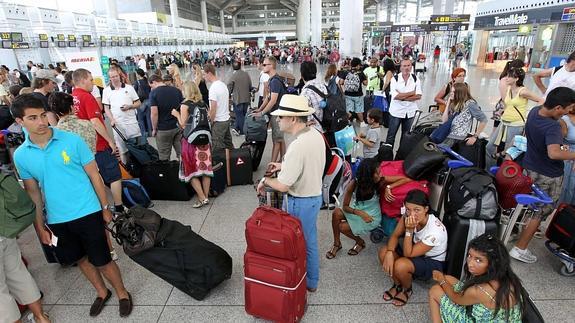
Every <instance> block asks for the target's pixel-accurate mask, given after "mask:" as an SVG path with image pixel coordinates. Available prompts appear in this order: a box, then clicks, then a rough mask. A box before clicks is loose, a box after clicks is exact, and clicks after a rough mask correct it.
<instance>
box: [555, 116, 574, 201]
mask: <svg viewBox="0 0 575 323" xmlns="http://www.w3.org/2000/svg"><path fill="white" fill-rule="evenodd" d="M559 123H560V124H561V129H562V130H563V138H564V139H563V142H564V144H565V145H568V146H569V151H575V110H571V111H569V113H568V114H566V115H564V116H563V117H562V118H561V120H560V121H559ZM564 163H565V171H564V172H563V188H562V189H561V197H560V198H559V203H568V204H571V205H573V204H575V171H573V166H574V165H573V161H572V160H565V161H564Z"/></svg>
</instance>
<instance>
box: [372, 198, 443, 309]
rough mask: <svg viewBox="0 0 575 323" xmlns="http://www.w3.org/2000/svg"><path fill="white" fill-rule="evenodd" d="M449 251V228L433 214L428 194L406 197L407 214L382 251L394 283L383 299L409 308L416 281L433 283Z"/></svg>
mask: <svg viewBox="0 0 575 323" xmlns="http://www.w3.org/2000/svg"><path fill="white" fill-rule="evenodd" d="M402 236H403V242H402V243H401V244H400V241H399V240H400V238H401V237H402ZM446 252H447V230H446V229H445V226H444V225H443V223H441V221H440V220H439V219H438V218H436V217H435V215H433V214H430V213H429V200H428V198H427V196H426V195H425V193H424V192H423V191H420V190H412V191H410V192H409V193H407V196H406V198H405V215H403V217H402V218H401V219H400V221H399V222H398V224H397V227H396V228H395V230H394V231H393V234H392V235H391V237H390V238H389V241H388V242H387V245H386V246H383V247H382V248H381V249H380V250H379V261H380V262H381V264H382V266H383V271H384V272H385V273H387V274H388V275H389V276H390V277H391V279H392V280H393V286H391V288H390V289H389V290H387V291H386V292H385V293H384V294H383V299H384V300H385V301H388V302H389V301H391V302H392V304H393V305H395V306H403V305H405V304H406V303H407V301H408V300H409V297H410V296H411V294H412V293H413V291H412V287H411V283H412V281H413V278H414V277H416V278H419V279H422V280H429V279H430V278H431V275H432V272H433V271H434V270H439V271H443V268H444V263H445V255H446Z"/></svg>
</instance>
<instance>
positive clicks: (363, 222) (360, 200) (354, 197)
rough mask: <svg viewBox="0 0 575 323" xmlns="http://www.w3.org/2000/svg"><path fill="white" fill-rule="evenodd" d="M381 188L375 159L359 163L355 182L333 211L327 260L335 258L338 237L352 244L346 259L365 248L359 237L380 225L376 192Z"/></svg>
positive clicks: (347, 189) (338, 244) (377, 163)
mask: <svg viewBox="0 0 575 323" xmlns="http://www.w3.org/2000/svg"><path fill="white" fill-rule="evenodd" d="M382 184H383V181H382V180H381V175H380V174H379V162H378V161H377V160H376V159H375V158H367V159H364V160H362V161H361V164H359V169H358V171H357V176H356V178H355V179H353V180H352V181H351V182H350V183H349V184H348V186H347V188H346V191H345V196H344V199H343V206H342V207H341V208H336V209H335V210H334V211H333V214H332V218H331V226H332V229H333V246H332V247H331V249H330V250H329V251H328V252H327V253H326V255H325V256H326V258H327V259H333V258H335V255H336V254H337V252H338V251H339V250H341V248H342V247H341V240H340V233H343V234H344V235H345V236H346V237H348V238H350V239H353V240H355V245H354V246H353V248H351V249H349V251H348V252H347V254H348V255H350V256H355V255H357V254H358V253H359V252H360V251H361V250H363V248H365V241H364V240H363V239H362V238H361V235H365V234H368V233H369V232H370V231H371V230H373V229H375V228H377V227H378V226H379V224H380V223H381V208H380V206H379V196H378V192H379V191H380V190H381V187H380V186H382Z"/></svg>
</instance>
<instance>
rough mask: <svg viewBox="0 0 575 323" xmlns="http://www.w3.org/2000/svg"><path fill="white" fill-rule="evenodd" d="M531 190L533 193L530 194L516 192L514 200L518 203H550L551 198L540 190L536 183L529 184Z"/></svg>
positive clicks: (551, 201)
mask: <svg viewBox="0 0 575 323" xmlns="http://www.w3.org/2000/svg"><path fill="white" fill-rule="evenodd" d="M531 189H532V190H533V193H534V194H533V195H531V194H517V195H515V201H517V203H518V204H523V205H532V204H552V203H553V199H552V198H551V197H549V195H547V193H545V192H544V191H543V190H541V189H540V188H539V187H538V186H537V185H535V184H533V185H531Z"/></svg>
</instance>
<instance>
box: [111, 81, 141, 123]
mask: <svg viewBox="0 0 575 323" xmlns="http://www.w3.org/2000/svg"><path fill="white" fill-rule="evenodd" d="M137 100H139V98H138V94H137V93H136V91H135V90H134V88H133V87H132V86H131V85H129V84H125V85H124V87H120V88H117V89H115V90H112V88H111V87H109V86H107V87H106V88H105V89H104V93H103V95H102V104H107V105H109V106H110V111H111V112H112V115H113V116H114V119H116V122H117V123H120V124H124V125H128V124H137V123H138V119H137V118H136V110H135V109H131V110H127V111H122V109H121V108H122V106H123V105H124V104H133V103H134V101H137Z"/></svg>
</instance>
